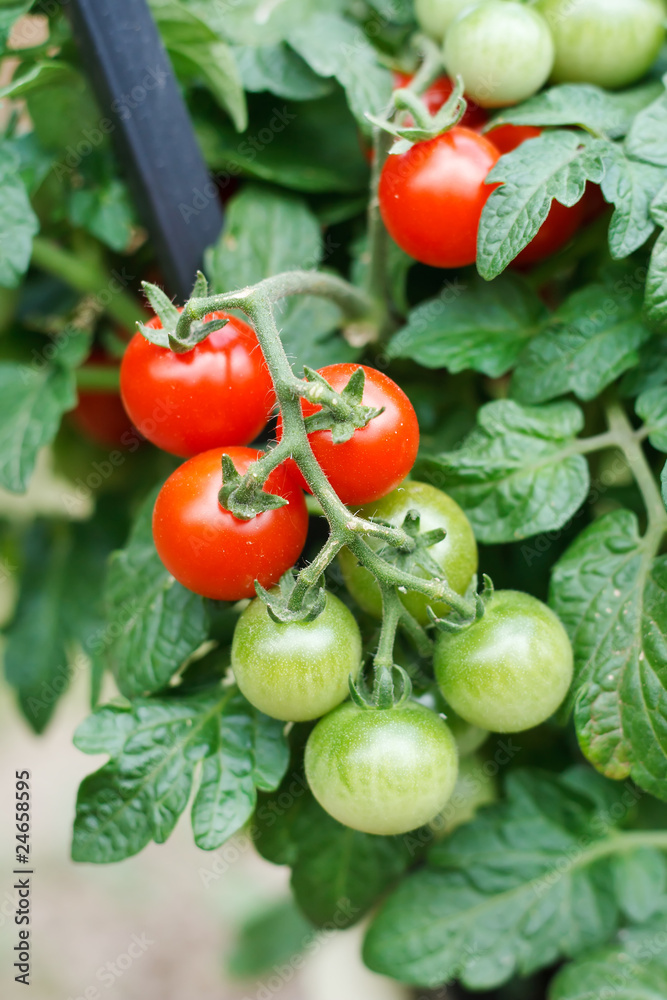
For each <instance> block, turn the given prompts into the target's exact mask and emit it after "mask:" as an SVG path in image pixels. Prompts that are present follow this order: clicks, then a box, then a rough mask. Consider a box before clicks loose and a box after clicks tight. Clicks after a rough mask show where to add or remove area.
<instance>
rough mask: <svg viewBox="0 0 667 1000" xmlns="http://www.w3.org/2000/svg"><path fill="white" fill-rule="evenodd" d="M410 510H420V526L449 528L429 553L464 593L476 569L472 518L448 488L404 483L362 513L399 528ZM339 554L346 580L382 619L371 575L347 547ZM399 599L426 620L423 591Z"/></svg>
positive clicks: (439, 609) (438, 609)
mask: <svg viewBox="0 0 667 1000" xmlns="http://www.w3.org/2000/svg"><path fill="white" fill-rule="evenodd" d="M409 510H416V511H418V512H419V516H420V522H419V524H420V529H421V530H422V531H432V530H433V529H434V528H443V529H444V530H445V531H446V532H447V535H446V537H445V538H443V540H442V541H441V542H438V543H437V545H432V546H431V547H430V548H429V549H428V553H429V555H430V556H431V557H432V558H433V559H434V560H435V562H436V563H437V564H438V566H440V568H441V569H442V571H443V574H444V576H445V577H446V579H447V582H448V583H449V585H450V587H452V589H453V590H455V591H456V593H457V594H465V592H466V590H467V588H468V586H469V584H470V581H471V580H472V577H473V574H474V573H476V572H477V543H476V542H475V536H474V534H473V530H472V528H471V527H470V522H469V521H468V518H467V517H466V516H465V514H464V513H463V511H462V510H461V508H460V507H459V505H458V504H457V503H456V502H455V501H454V500H452V498H451V497H449V496H447V494H446V493H443V492H442V491H441V490H437V489H436V488H435V486H429V485H427V484H426V483H414V482H406V483H404V484H403V485H402V486H399V488H398V489H397V490H394V491H393V492H392V493H388V494H387V496H386V497H382V499H381V500H376V501H375V502H374V503H369V504H366V506H365V507H361V508H360V509H359V513H360V514H361V516H362V517H378V518H381V519H382V520H383V521H388V522H389V524H393V525H396V527H400V525H401V524H402V523H403V520H404V518H405V515H406V514H407V512H408V511H409ZM338 558H339V563H340V568H341V570H342V573H343V579H344V580H345V585H346V587H347V589H348V590H349V592H350V593H351V594H352V596H353V597H354V599H355V601H356V602H357V603H358V604H359V606H360V607H361V608H363V610H364V611H366V612H367V613H368V614H370V615H373V616H374V617H375V618H381V617H382V598H381V596H380V591H379V588H378V586H377V583H376V582H375V578H374V577H373V575H372V574H371V573H369V571H368V570H367V569H365V568H364V567H363V566H361V565H360V564H359V563H358V562H357V559H356V556H354V555H353V554H352V553H351V552H350V551H349V549H343V550H342V551H341V553H340V555H339V557H338ZM412 572H413V573H414V574H415V575H416V576H423V577H427V576H428V575H429V574H428V573H426V572H425V571H423V570H420V569H413V570H412ZM401 600H402V601H403V604H404V605H405V607H406V608H407V609H408V611H410V612H411V614H413V615H414V616H415V618H416V619H417V621H419V622H421V624H422V625H426V624H428V622H429V617H428V614H427V612H426V607H427V605H428V603H429V602H428V600H427V598H426V597H424V596H423V594H418V593H415V592H411V593H408V594H405V595H403V596H402V597H401ZM432 607H433V610H434V611H435V613H436V614H438V615H440V616H442V615H443V614H445V613H446V612H447V610H448V608H447V605H446V604H442V603H437V602H436V603H434V604H433V605H432Z"/></svg>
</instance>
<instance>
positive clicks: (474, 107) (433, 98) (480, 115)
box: [393, 72, 489, 131]
mask: <svg viewBox="0 0 667 1000" xmlns="http://www.w3.org/2000/svg"><path fill="white" fill-rule="evenodd" d="M393 77H394V89H395V90H398V88H399V87H407V86H408V85H409V83H410V81H411V80H412V74H411V73H399V72H394V73H393ZM453 90H454V84H453V83H452V81H451V80H450V79H449V77H448V76H439V77H438V79H437V80H434V81H433V83H432V84H431V86H430V87H428V88H427V89H426V90H425V91H424V93H423V94H422V100H423V102H424V104H425V105H426V107H427V108H428V111H429V112H430V114H432V115H435V114H437V112H438V111H439V110H440V108H441V107H442V106H443V104H444V103H445V102H446V101H448V100H449V98H450V97H451V96H452V91H453ZM466 101H467V104H468V106H467V107H466V109H465V112H464V115H463V118H462V119H461V121H460V122H459V125H463V126H464V127H465V128H470V129H472V130H473V131H475V130H476V129H480V128H481V127H482V125H486V122H487V121H488V118H489V116H488V115H487V113H486V111H485V110H484V108H480V106H479V104H475V102H474V101H471V100H470V99H469V98H467V97H466Z"/></svg>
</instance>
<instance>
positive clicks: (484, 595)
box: [426, 573, 495, 632]
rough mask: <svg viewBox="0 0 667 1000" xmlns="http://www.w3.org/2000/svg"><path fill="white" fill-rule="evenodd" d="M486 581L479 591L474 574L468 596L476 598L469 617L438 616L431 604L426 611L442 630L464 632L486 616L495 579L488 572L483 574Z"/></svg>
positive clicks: (456, 615)
mask: <svg viewBox="0 0 667 1000" xmlns="http://www.w3.org/2000/svg"><path fill="white" fill-rule="evenodd" d="M482 579H483V581H484V587H483V589H482V590H481V591H479V592H478V591H477V577H476V576H474V577H473V579H472V582H471V584H470V587H469V591H468V593H467V594H466V597H469V598H470V599H471V600H474V609H475V610H474V612H473V614H472V615H470V616H468V617H463V616H462V615H459V614H456V613H454V614H453V615H452V614H450V615H448V616H447V617H446V618H438V616H437V615H436V614H435V613H434V612H433V609H432V608H431V607H430V606H429V607H427V609H426V612H427V614H428V616H429V618H430V619H431V623H432V624H433V625H435V627H436V628H437V629H438V631H440V632H464V631H465V630H466V629H468V628H470V626H471V625H474V624H475V622H478V621H479V620H480V618H482V617H483V616H484V613H485V611H486V606H487V604H488V603H489V601H490V600H491V598H492V597H493V594H494V590H495V588H494V586H493V580H492V579H491V577H490V576H487V574H486V573H484V574H483V575H482Z"/></svg>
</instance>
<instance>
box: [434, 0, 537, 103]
mask: <svg viewBox="0 0 667 1000" xmlns="http://www.w3.org/2000/svg"><path fill="white" fill-rule="evenodd" d="M444 60H445V67H446V69H447V72H448V73H449V75H450V76H451V77H454V76H456V75H457V74H460V75H461V76H462V77H463V84H464V87H465V92H466V94H467V95H468V96H469V97H470V98H471V100H473V101H475V102H476V103H477V104H480V105H481V106H482V107H483V108H503V107H506V106H507V105H509V104H518V103H519V101H525V100H526V98H527V97H530V96H531V95H532V94H534V93H535V92H536V91H538V90H539V89H540V87H541V86H542V85H543V84H544V83H545V82H546V80H547V78H548V76H549V74H550V73H551V69H552V66H553V62H554V43H553V40H552V38H551V34H550V32H549V28H548V27H547V23H546V21H545V20H544V18H543V17H542V16H541V15H540V14H538V13H537V11H535V10H534V9H533V8H532V7H527V6H525V5H524V4H521V3H513V2H512V0H487V2H486V3H481V4H479V5H478V6H476V7H473V8H472V9H470V10H468V11H463V13H462V14H461V15H460V16H459V17H457V18H456V20H455V21H453V22H452V24H451V25H450V27H449V29H448V31H447V34H446V36H445V46H444Z"/></svg>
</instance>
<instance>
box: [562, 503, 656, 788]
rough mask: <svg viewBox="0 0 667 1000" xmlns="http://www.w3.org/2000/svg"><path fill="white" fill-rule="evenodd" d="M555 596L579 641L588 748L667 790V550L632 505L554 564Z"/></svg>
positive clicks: (579, 710) (621, 773)
mask: <svg viewBox="0 0 667 1000" xmlns="http://www.w3.org/2000/svg"><path fill="white" fill-rule="evenodd" d="M549 603H550V604H551V607H552V608H553V609H554V611H556V613H557V614H558V616H559V617H560V619H561V620H562V622H563V624H564V625H565V628H566V629H567V631H568V633H569V635H570V639H571V640H572V646H573V649H574V658H575V679H574V682H573V685H572V688H571V693H570V696H569V700H568V706H569V707H572V706H573V707H574V721H575V725H576V729H577V735H578V737H579V742H580V744H581V747H582V750H583V751H584V753H585V754H586V756H587V757H588V759H589V760H590V761H591V763H593V764H594V765H595V766H596V767H597V768H598V769H599V770H601V771H603V773H605V774H606V775H608V776H609V777H612V778H624V777H626V776H627V775H631V776H632V778H633V779H634V781H635V782H636V783H637V784H638V785H639V786H640V787H641V788H644V789H646V790H647V791H649V792H651V794H653V795H656V796H658V797H659V798H667V655H666V653H665V650H666V648H667V647H666V646H665V635H666V633H667V558H665V557H664V556H662V557H659V558H657V559H653V558H652V551H651V549H649V548H647V544H646V543H645V541H644V540H643V539H642V538H641V537H640V535H639V532H638V525H637V518H636V517H635V515H634V514H632V513H630V511H627V510H617V511H614V512H613V513H611V514H607V515H606V516H605V517H602V518H600V520H599V521H596V522H595V523H594V524H592V525H591V526H590V527H588V528H586V529H585V530H584V531H583V532H582V533H581V534H580V535H579V537H578V538H577V539H576V540H575V542H574V543H573V544H572V545H571V546H570V548H569V549H568V550H567V552H566V553H565V555H564V556H562V557H561V559H560V560H559V561H558V562H557V563H556V566H555V567H554V570H553V574H552V578H551V589H550V596H549Z"/></svg>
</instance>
